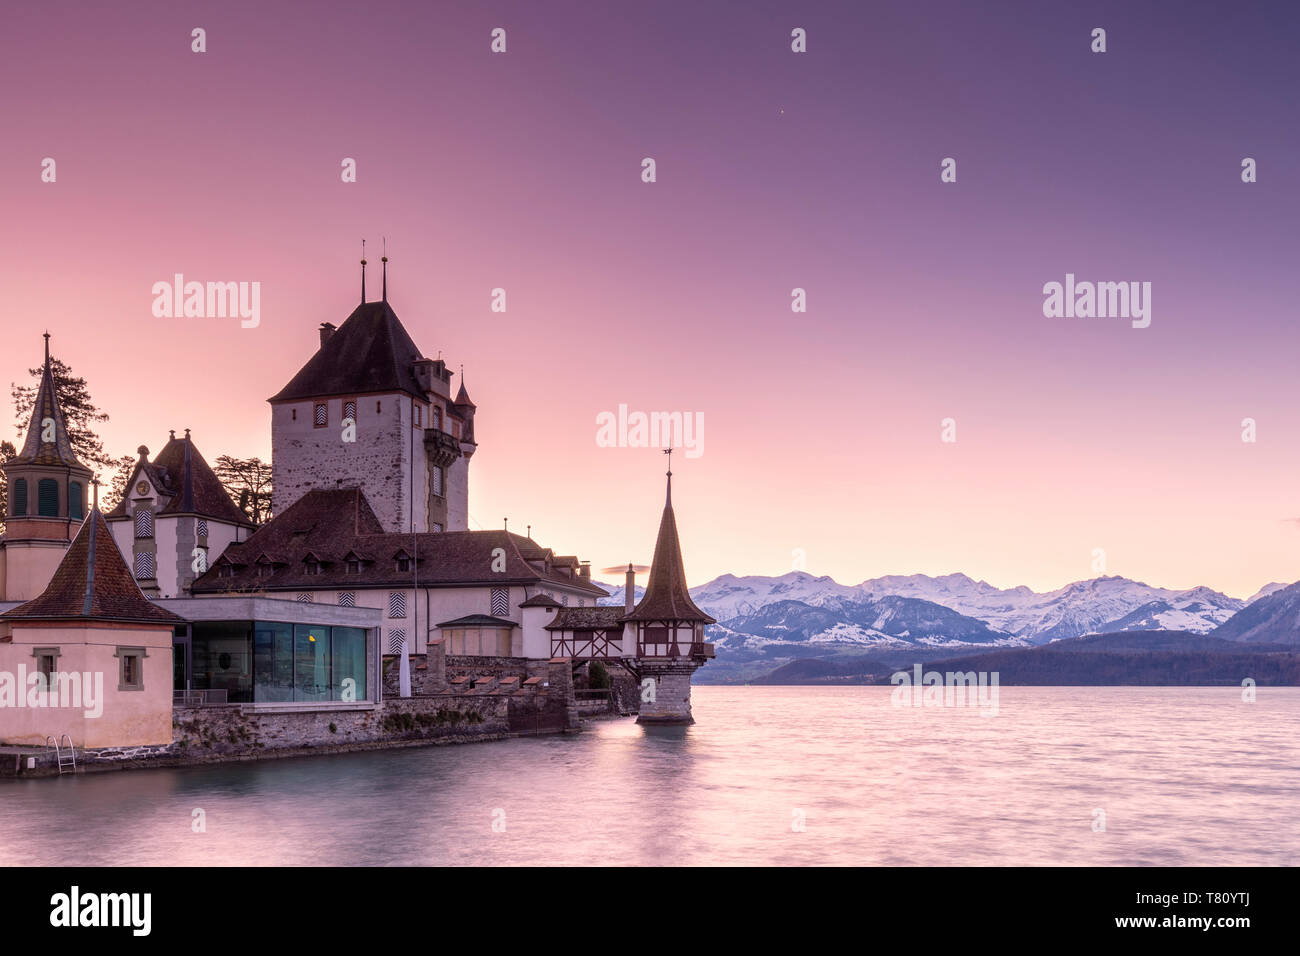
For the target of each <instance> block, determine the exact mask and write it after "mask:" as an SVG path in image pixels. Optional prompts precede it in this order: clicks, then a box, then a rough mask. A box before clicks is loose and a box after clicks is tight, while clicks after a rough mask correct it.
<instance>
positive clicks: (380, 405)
mask: <svg viewBox="0 0 1300 956" xmlns="http://www.w3.org/2000/svg"><path fill="white" fill-rule="evenodd" d="M383 410H384V403H383V402H375V414H376V415H378V414H380V413H381V412H382V411H383Z"/></svg>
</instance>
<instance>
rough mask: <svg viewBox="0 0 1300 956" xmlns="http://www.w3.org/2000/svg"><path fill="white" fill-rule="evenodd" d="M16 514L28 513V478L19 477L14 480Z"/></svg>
mask: <svg viewBox="0 0 1300 956" xmlns="http://www.w3.org/2000/svg"><path fill="white" fill-rule="evenodd" d="M14 514H15V515H25V514H27V479H26V478H19V479H18V480H17V481H15V482H14Z"/></svg>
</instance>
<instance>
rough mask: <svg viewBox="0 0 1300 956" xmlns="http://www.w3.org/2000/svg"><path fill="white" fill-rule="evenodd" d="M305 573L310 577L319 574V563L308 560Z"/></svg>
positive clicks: (311, 559)
mask: <svg viewBox="0 0 1300 956" xmlns="http://www.w3.org/2000/svg"><path fill="white" fill-rule="evenodd" d="M307 573H308V574H309V575H312V576H315V575H317V574H320V562H319V561H317V560H316V559H315V558H308V559H307Z"/></svg>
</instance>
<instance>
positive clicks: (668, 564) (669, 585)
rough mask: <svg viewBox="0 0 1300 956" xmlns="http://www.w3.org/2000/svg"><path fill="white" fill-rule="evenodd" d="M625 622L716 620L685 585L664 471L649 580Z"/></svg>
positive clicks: (671, 490)
mask: <svg viewBox="0 0 1300 956" xmlns="http://www.w3.org/2000/svg"><path fill="white" fill-rule="evenodd" d="M623 620H625V621H702V622H703V623H705V624H714V623H716V621H715V620H714V619H713V618H711V617H709V615H707V614H705V613H704V612H703V611H701V610H700V609H699V608H698V607H696V606H695V602H694V601H692V600H691V594H690V591H689V590H687V587H686V569H685V567H684V565H683V564H682V546H681V543H680V542H679V541H678V540H677V518H676V517H675V516H674V515H673V476H672V473H671V472H669V474H668V494H667V497H666V500H665V503H664V514H663V517H662V518H661V519H660V520H659V539H658V540H657V541H656V542H655V557H654V561H653V562H652V563H651V565H650V580H649V582H648V583H647V584H646V588H645V594H644V595H642V597H641V601H640V603H638V604H637V606H636V607H635V608H633V609H632V613H631V614H628V615H627V616H625V617H624V618H623Z"/></svg>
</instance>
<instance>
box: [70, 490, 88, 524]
mask: <svg viewBox="0 0 1300 956" xmlns="http://www.w3.org/2000/svg"><path fill="white" fill-rule="evenodd" d="M68 517H70V518H75V519H76V520H78V521H80V520H81V519H82V518H84V517H86V509H85V507H84V506H83V505H82V503H81V482H79V481H73V482H69V483H68Z"/></svg>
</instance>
